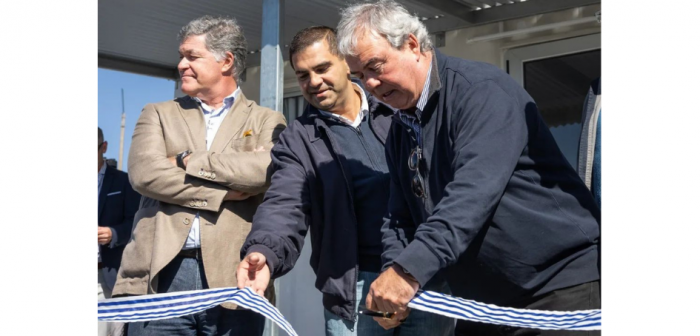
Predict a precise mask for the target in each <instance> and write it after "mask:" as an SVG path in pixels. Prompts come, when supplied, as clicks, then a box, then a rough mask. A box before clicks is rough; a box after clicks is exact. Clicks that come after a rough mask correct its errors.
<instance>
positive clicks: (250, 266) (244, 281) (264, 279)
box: [236, 252, 270, 296]
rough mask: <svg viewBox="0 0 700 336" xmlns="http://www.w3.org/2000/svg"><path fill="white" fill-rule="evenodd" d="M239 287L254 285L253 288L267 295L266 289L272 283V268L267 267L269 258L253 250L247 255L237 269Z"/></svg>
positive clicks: (262, 294)
mask: <svg viewBox="0 0 700 336" xmlns="http://www.w3.org/2000/svg"><path fill="white" fill-rule="evenodd" d="M236 273H237V278H238V288H240V289H243V288H245V287H252V288H253V290H254V291H255V292H256V293H258V294H260V295H261V296H264V295H265V289H266V288H267V285H268V284H269V283H270V268H269V267H267V259H265V256H264V255H263V254H262V253H258V252H253V253H251V254H249V255H247V256H246V257H245V258H244V259H243V260H241V263H240V264H238V270H237V272H236Z"/></svg>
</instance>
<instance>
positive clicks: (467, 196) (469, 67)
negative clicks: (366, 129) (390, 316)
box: [382, 51, 600, 305]
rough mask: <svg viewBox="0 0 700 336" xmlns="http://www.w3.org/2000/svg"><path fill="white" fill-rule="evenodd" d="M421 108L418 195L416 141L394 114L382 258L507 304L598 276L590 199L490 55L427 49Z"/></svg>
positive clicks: (595, 212)
mask: <svg viewBox="0 0 700 336" xmlns="http://www.w3.org/2000/svg"><path fill="white" fill-rule="evenodd" d="M435 54H436V55H435V57H434V58H433V71H432V74H431V83H430V96H429V99H428V103H427V105H426V106H425V108H424V111H423V112H422V116H421V133H422V137H423V139H422V140H423V154H424V160H423V161H422V162H421V165H420V170H421V173H422V176H423V179H424V180H425V185H426V190H427V195H428V196H427V198H426V199H425V200H423V199H421V198H418V197H416V196H414V195H413V192H412V189H411V179H412V178H413V176H414V173H415V172H414V171H411V170H409V169H408V165H407V162H408V157H409V154H410V152H411V150H412V149H413V148H415V147H416V145H417V141H416V138H415V133H414V132H413V131H412V130H411V128H410V127H408V126H406V125H405V124H404V123H402V122H400V121H399V119H398V118H396V122H394V124H393V126H392V128H391V130H390V134H389V138H388V139H387V143H386V150H387V162H388V164H389V171H390V174H391V191H390V196H389V199H390V200H389V209H388V214H387V217H386V218H385V222H384V226H383V228H382V230H383V231H384V236H383V244H384V254H383V255H382V259H383V262H384V268H386V267H388V266H389V265H391V263H393V262H395V263H397V264H399V265H400V266H402V267H404V268H405V269H406V270H407V271H408V272H409V273H411V274H412V275H413V276H414V277H415V278H416V279H417V280H418V281H419V282H420V284H421V285H425V284H426V282H427V281H428V280H429V279H431V278H432V277H434V276H436V275H438V274H441V275H443V276H444V277H445V278H446V279H447V282H448V284H449V285H450V288H451V289H452V292H453V294H455V295H457V296H460V297H464V298H468V299H475V300H479V301H483V302H488V303H494V304H503V305H517V304H516V303H517V302H519V301H521V300H527V299H530V298H532V297H534V296H537V295H540V294H545V293H548V292H550V291H552V290H555V289H559V288H564V287H568V286H573V285H577V284H581V283H585V282H589V281H593V280H597V279H599V277H600V270H599V265H598V249H597V245H598V242H599V236H600V210H599V208H598V206H597V205H596V204H595V202H594V200H593V197H592V196H591V193H590V192H589V191H588V189H587V188H586V186H585V185H584V184H583V182H582V181H581V179H580V178H579V177H578V175H577V174H576V171H575V170H574V169H573V168H572V167H571V165H570V164H569V163H568V162H567V160H566V158H565V157H564V156H563V154H562V153H561V151H560V150H559V148H558V147H557V144H556V142H555V140H554V138H553V137H552V134H551V133H550V131H549V129H548V127H547V126H546V125H545V124H544V122H543V121H542V118H541V117H540V114H539V112H538V110H537V106H536V105H535V102H534V101H533V100H532V98H531V97H530V96H529V95H528V94H527V92H526V91H525V90H524V89H523V88H522V87H521V86H520V85H518V84H517V83H516V82H515V81H514V80H513V79H512V78H510V76H508V75H507V74H506V73H505V72H503V71H502V70H500V69H498V68H496V67H495V66H493V65H490V64H486V63H480V62H473V61H467V60H463V59H458V58H454V57H448V56H445V55H442V54H441V53H440V52H439V51H436V52H435Z"/></svg>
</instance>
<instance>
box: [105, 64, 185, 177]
mask: <svg viewBox="0 0 700 336" xmlns="http://www.w3.org/2000/svg"><path fill="white" fill-rule="evenodd" d="M97 76H98V78H97V85H98V90H97V91H98V92H97V125H98V126H99V127H100V128H102V132H103V133H104V135H105V140H106V141H107V142H108V143H109V146H108V147H107V153H105V157H107V158H113V159H118V157H119V133H120V125H121V115H122V97H121V89H122V88H123V89H124V111H125V112H126V127H125V129H124V164H123V167H122V170H124V171H126V170H127V164H128V158H129V147H130V145H131V135H132V134H133V133H134V127H135V126H136V120H137V119H138V117H139V115H140V114H141V109H143V107H144V106H145V105H146V104H148V103H156V102H160V101H164V100H170V99H173V98H174V94H175V81H173V80H167V79H162V78H156V77H150V76H143V75H136V74H132V73H127V72H120V71H113V70H106V69H98V70H97ZM95 142H96V143H97V139H95Z"/></svg>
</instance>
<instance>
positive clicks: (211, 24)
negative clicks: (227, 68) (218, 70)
mask: <svg viewBox="0 0 700 336" xmlns="http://www.w3.org/2000/svg"><path fill="white" fill-rule="evenodd" d="M198 35H205V38H204V40H205V41H206V45H207V49H209V51H211V52H212V54H214V57H216V60H217V61H221V60H222V59H223V58H224V57H225V56H226V52H227V51H228V52H230V53H231V54H233V78H235V79H236V81H238V79H239V77H240V75H241V73H243V70H245V59H246V56H248V42H246V39H245V36H244V35H243V30H242V29H241V27H240V26H239V25H238V24H237V23H236V20H235V19H227V18H221V17H213V16H209V15H206V16H202V17H200V18H198V19H195V20H192V21H190V23H188V24H187V25H186V26H184V27H182V29H180V33H179V34H178V39H179V40H180V43H182V42H184V41H185V40H186V39H187V38H188V37H190V36H198Z"/></svg>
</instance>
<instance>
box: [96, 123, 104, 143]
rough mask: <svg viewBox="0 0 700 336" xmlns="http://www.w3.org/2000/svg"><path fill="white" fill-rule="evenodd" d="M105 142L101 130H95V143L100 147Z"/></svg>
mask: <svg viewBox="0 0 700 336" xmlns="http://www.w3.org/2000/svg"><path fill="white" fill-rule="evenodd" d="M104 141H105V137H104V135H102V129H101V128H99V127H98V128H97V142H98V144H99V145H101V144H102V143H103V142H104Z"/></svg>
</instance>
